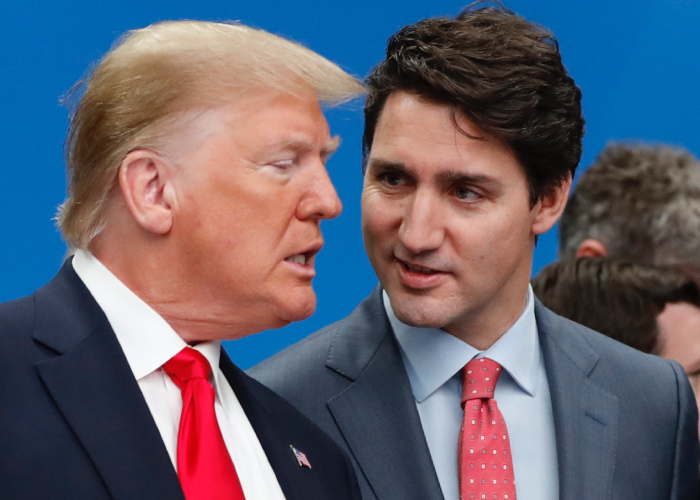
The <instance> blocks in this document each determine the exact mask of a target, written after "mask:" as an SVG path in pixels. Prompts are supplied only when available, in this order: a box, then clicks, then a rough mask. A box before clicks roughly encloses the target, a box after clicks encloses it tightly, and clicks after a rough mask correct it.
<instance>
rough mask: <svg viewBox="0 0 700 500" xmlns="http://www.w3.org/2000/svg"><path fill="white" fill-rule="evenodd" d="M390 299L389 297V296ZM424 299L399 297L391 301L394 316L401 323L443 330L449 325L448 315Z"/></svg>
mask: <svg viewBox="0 0 700 500" xmlns="http://www.w3.org/2000/svg"><path fill="white" fill-rule="evenodd" d="M389 298H390V299H391V295H389ZM432 306H433V305H432V304H430V301H427V300H425V298H420V299H418V300H405V299H404V300H402V298H401V297H397V299H396V300H395V299H392V300H391V307H392V309H393V310H394V314H395V315H396V317H397V318H398V319H399V321H401V322H402V323H405V324H407V325H409V326H416V327H419V328H443V327H444V326H445V325H447V324H448V323H449V320H450V318H449V317H448V316H449V315H448V314H447V313H446V312H445V311H442V310H440V309H439V308H437V307H432Z"/></svg>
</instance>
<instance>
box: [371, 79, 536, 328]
mask: <svg viewBox="0 0 700 500" xmlns="http://www.w3.org/2000/svg"><path fill="white" fill-rule="evenodd" d="M457 123H458V124H459V126H460V127H461V129H462V130H463V131H464V132H466V133H468V134H470V135H473V136H479V137H483V138H484V139H485V140H478V139H473V138H469V137H467V136H466V135H465V134H463V133H461V132H460V131H459V130H458V129H457V128H456V127H455V123H454V120H453V117H452V114H451V110H450V107H449V106H446V105H442V104H435V103H433V102H430V101H427V100H424V99H422V98H420V97H418V96H416V95H414V94H410V93H406V92H395V93H393V94H391V95H390V96H389V98H388V99H387V102H386V104H385V106H384V108H383V110H382V113H381V116H380V118H379V122H378V123H377V128H376V132H375V135H374V141H373V144H372V149H371V153H370V156H369V159H368V164H367V171H366V174H365V181H364V190H363V194H362V221H363V234H364V239H365V246H366V249H367V253H368V255H369V258H370V261H371V262H372V266H373V267H374V269H375V271H376V273H377V275H378V276H379V279H380V281H381V283H382V285H383V286H384V288H385V290H386V291H387V293H388V295H389V297H390V299H391V305H392V307H393V309H394V312H395V313H396V315H397V317H398V318H399V319H400V320H401V321H403V322H404V323H407V324H410V325H414V326H422V327H435V328H444V329H445V330H446V331H448V332H449V333H452V334H454V335H457V336H460V335H459V325H460V322H461V320H462V319H463V318H465V317H471V318H474V317H476V316H478V315H479V314H481V313H485V312H488V311H493V312H495V314H498V313H497V311H498V309H499V307H501V306H503V305H508V306H509V308H510V309H514V308H513V307H512V305H511V304H509V301H522V297H523V293H524V291H525V290H526V288H523V286H521V285H522V283H525V285H524V286H525V287H526V286H527V282H528V280H529V274H530V266H531V252H532V246H533V237H532V233H531V230H532V225H533V220H534V217H535V216H534V211H532V210H531V209H530V201H529V195H528V183H527V178H526V175H525V171H524V169H523V168H522V167H521V166H520V164H519V163H518V162H517V161H516V159H515V158H514V156H513V155H512V153H511V152H510V150H509V149H508V148H507V147H506V146H505V145H504V144H503V143H502V142H500V141H498V140H496V139H494V138H492V137H489V136H486V135H485V134H484V133H483V132H482V131H480V130H479V129H478V128H477V127H475V126H474V125H473V124H472V123H470V122H469V121H468V120H467V119H465V118H464V117H463V116H461V115H459V114H457ZM516 277H518V278H517V279H516ZM513 283H518V284H519V285H518V286H519V288H518V287H515V286H514V285H513ZM516 288H517V290H516ZM517 307H522V306H521V305H520V303H519V304H518V306H517ZM520 311H521V310H520ZM514 319H515V318H513V320H514Z"/></svg>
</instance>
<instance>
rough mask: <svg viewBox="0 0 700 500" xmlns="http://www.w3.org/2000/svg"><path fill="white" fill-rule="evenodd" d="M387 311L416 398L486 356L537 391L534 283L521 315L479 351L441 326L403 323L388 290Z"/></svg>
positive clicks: (527, 388) (519, 383)
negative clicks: (393, 307)
mask: <svg viewBox="0 0 700 500" xmlns="http://www.w3.org/2000/svg"><path fill="white" fill-rule="evenodd" d="M382 298H383V302H384V309H385V311H386V314H387V316H388V318H389V322H390V323H391V326H392V329H393V330H394V335H395V337H396V340H397V341H398V343H399V347H400V348H401V354H402V357H403V359H404V362H405V364H406V371H407V373H408V377H409V380H410V382H411V388H412V390H413V394H414V396H415V398H416V401H418V402H419V403H422V402H423V401H425V400H426V399H427V398H428V397H430V395H431V394H433V393H434V392H435V391H436V390H437V389H439V388H440V387H441V386H442V385H443V384H445V383H446V382H447V381H448V380H450V379H451V378H452V377H454V376H455V375H457V374H458V373H459V371H460V370H461V369H462V368H463V367H464V366H465V365H466V364H467V363H468V362H469V361H470V360H471V359H473V358H481V357H486V358H489V359H492V360H494V361H496V362H497V363H499V364H500V365H501V366H502V367H503V369H504V371H505V372H507V373H508V375H509V376H510V377H511V378H512V379H513V380H514V381H515V383H516V384H517V386H518V387H519V388H520V389H521V390H522V391H524V392H525V393H526V394H528V395H529V396H532V397H534V396H535V395H536V392H537V382H538V374H539V362H540V345H539V337H538V334H537V321H536V318H535V301H534V294H533V292H532V287H528V294H527V300H526V303H525V308H524V310H523V312H522V314H521V315H520V317H519V318H518V319H517V320H516V321H515V323H513V325H512V326H511V327H510V328H509V329H508V330H507V331H506V333H504V334H503V335H502V336H501V338H500V339H498V341H497V342H496V343H494V344H493V345H492V346H491V347H490V348H488V349H486V350H484V351H479V350H478V349H476V348H474V347H472V346H471V345H469V344H467V343H466V342H464V341H462V340H460V339H458V338H457V337H455V336H453V335H451V334H449V333H447V332H446V331H444V330H441V329H438V328H420V327H414V326H409V325H407V324H405V323H402V322H401V321H400V320H399V319H398V318H397V317H396V315H395V314H394V311H393V309H392V307H391V301H390V299H389V296H388V295H387V293H386V291H384V290H382Z"/></svg>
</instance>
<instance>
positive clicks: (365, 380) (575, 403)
mask: <svg viewBox="0 0 700 500" xmlns="http://www.w3.org/2000/svg"><path fill="white" fill-rule="evenodd" d="M535 315H536V318H537V326H538V330H539V335H540V345H541V348H542V353H543V357H544V361H545V367H546V370H547V377H548V381H549V386H550V393H551V398H552V407H553V412H554V425H555V434H556V439H557V455H558V463H559V482H560V485H559V489H560V498H561V499H562V500H612V499H615V500H646V499H648V500H656V499H658V500H661V499H664V500H667V499H674V500H687V499H695V498H697V495H698V493H697V488H698V460H699V455H700V451H699V445H698V429H697V421H698V412H697V408H696V405H695V399H694V397H693V393H692V391H691V388H690V385H689V383H688V380H687V378H686V376H685V374H684V373H683V370H682V369H681V367H680V366H679V365H678V364H677V363H675V362H672V361H667V360H663V359H661V358H658V357H656V356H651V355H647V354H643V353H641V352H639V351H636V350H633V349H631V348H629V347H627V346H625V345H622V344H620V343H618V342H615V341H613V340H611V339H609V338H608V337H605V336H603V335H601V334H599V333H597V332H594V331H592V330H589V329H587V328H585V327H583V326H581V325H578V324H576V323H573V322H571V321H568V320H566V319H564V318H562V317H560V316H557V315H556V314H554V313H553V312H551V311H549V310H548V309H546V308H545V307H544V306H542V304H541V303H539V301H537V303H536V306H535ZM249 373H250V375H252V376H253V377H254V378H257V379H258V380H259V381H261V382H262V383H263V384H265V385H267V386H268V387H270V388H271V389H273V390H274V391H276V392H277V393H279V394H280V395H281V396H283V397H284V398H286V399H287V400H289V401H290V402H291V403H292V404H293V405H294V406H296V407H297V408H298V409H299V410H301V411H302V412H303V413H305V414H306V415H307V416H309V417H310V418H311V419H312V420H313V421H314V422H316V423H317V424H318V425H319V426H320V427H321V428H323V429H324V430H325V431H326V432H327V433H329V434H330V435H331V436H332V437H333V438H334V439H335V440H336V441H337V442H338V443H340V444H341V445H342V446H343V447H344V448H345V449H346V450H347V451H348V454H349V455H350V456H351V457H352V460H353V463H354V465H355V467H356V470H357V473H358V477H359V479H360V487H361V489H362V494H363V498H364V499H365V500H370V499H372V500H374V499H377V500H411V499H415V500H426V499H431V500H432V499H436V500H437V499H442V498H443V496H442V492H441V490H440V485H439V482H438V479H437V475H436V473H435V469H434V466H433V463H432V460H431V457H430V452H429V450H428V445H427V443H426V440H425V436H424V434H423V430H422V427H421V422H420V417H419V416H418V411H417V408H416V403H415V399H414V396H413V393H412V391H411V387H410V382H409V380H408V375H407V374H406V370H405V368H404V364H403V361H402V359H401V354H400V352H399V347H398V344H397V342H396V339H395V337H394V335H393V332H392V329H391V326H390V324H389V320H388V318H387V316H386V313H385V311H384V307H383V305H382V299H381V288H379V287H377V288H376V289H375V290H374V292H373V293H372V294H371V295H370V296H369V297H368V298H367V299H365V301H363V302H362V303H361V304H360V305H359V306H358V307H357V309H355V311H354V312H353V313H352V314H350V316H348V317H347V318H345V319H343V320H342V321H339V322H337V323H334V324H332V325H329V326H327V327H326V328H323V329H322V330H320V331H318V332H316V333H315V334H313V335H311V336H309V337H307V338H306V339H304V340H302V341H301V342H299V343H297V344H295V345H293V346H291V347H290V348H288V349H286V350H284V351H282V352H281V353H279V354H277V355H275V356H273V357H272V358H270V359H269V360H267V361H264V362H263V363H261V364H259V365H257V366H256V367H254V368H252V369H251V370H249ZM455 458H456V457H455Z"/></svg>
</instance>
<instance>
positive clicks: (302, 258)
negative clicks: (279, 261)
mask: <svg viewBox="0 0 700 500" xmlns="http://www.w3.org/2000/svg"><path fill="white" fill-rule="evenodd" d="M284 260H286V261H287V262H293V263H295V264H301V265H302V266H305V265H306V263H307V262H308V261H309V260H311V257H309V258H307V257H306V254H304V253H298V254H296V255H291V256H289V257H287V258H286V259H284Z"/></svg>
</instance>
